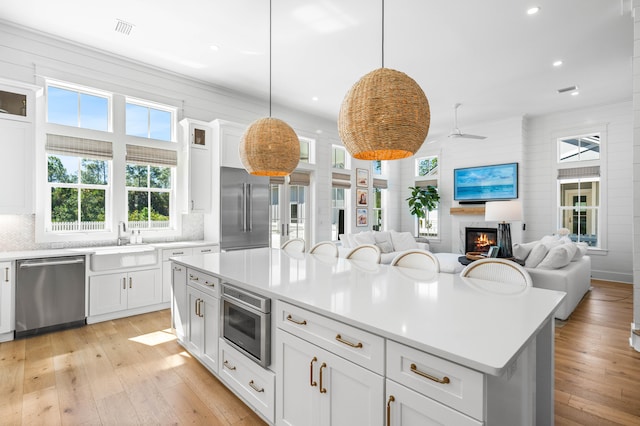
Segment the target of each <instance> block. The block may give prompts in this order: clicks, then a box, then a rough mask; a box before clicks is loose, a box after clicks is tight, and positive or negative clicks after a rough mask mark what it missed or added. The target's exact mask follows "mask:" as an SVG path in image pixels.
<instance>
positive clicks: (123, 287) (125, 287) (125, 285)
mask: <svg viewBox="0 0 640 426" xmlns="http://www.w3.org/2000/svg"><path fill="white" fill-rule="evenodd" d="M122 289H123V290H126V289H127V278H123V279H122Z"/></svg>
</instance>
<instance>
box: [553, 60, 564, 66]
mask: <svg viewBox="0 0 640 426" xmlns="http://www.w3.org/2000/svg"><path fill="white" fill-rule="evenodd" d="M560 65H562V61H555V62H554V63H553V66H554V67H559V66H560Z"/></svg>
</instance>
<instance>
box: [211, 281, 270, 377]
mask: <svg viewBox="0 0 640 426" xmlns="http://www.w3.org/2000/svg"><path fill="white" fill-rule="evenodd" d="M220 316H221V319H220V322H221V323H222V337H223V338H224V339H225V340H226V341H227V342H229V344H231V345H232V346H233V347H235V348H236V349H238V350H239V351H240V352H242V353H244V354H245V355H247V356H248V357H249V358H251V359H253V360H254V361H255V362H257V363H258V364H260V365H262V366H263V367H267V366H268V365H269V364H270V363H271V299H268V298H265V297H262V296H260V295H258V294H255V293H252V292H249V291H246V290H243V289H240V288H238V287H234V286H231V285H228V284H223V285H222V309H221V310H220Z"/></svg>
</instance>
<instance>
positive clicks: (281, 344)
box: [277, 330, 384, 426]
mask: <svg viewBox="0 0 640 426" xmlns="http://www.w3.org/2000/svg"><path fill="white" fill-rule="evenodd" d="M277 339H278V341H277V345H278V350H279V354H278V363H279V368H280V370H279V371H280V372H281V373H282V374H281V375H280V376H281V377H279V378H278V385H279V386H278V387H279V388H281V390H280V391H279V392H282V393H281V398H279V399H278V411H277V415H278V417H277V418H278V421H279V422H282V423H283V424H290V425H310V424H314V425H315V424H317V425H345V426H347V425H354V424H363V425H365V424H366V425H380V424H383V422H384V409H383V402H384V401H383V398H384V378H383V377H382V376H381V375H378V374H375V373H373V372H372V371H369V370H367V369H365V368H363V367H360V366H358V365H356V364H354V363H352V362H350V361H347V360H345V359H344V358H341V357H339V356H337V355H335V354H333V353H331V352H328V351H326V350H324V349H321V348H319V347H317V346H315V345H313V344H311V343H309V342H306V341H304V340H302V339H299V338H297V337H295V336H292V335H290V334H288V333H286V332H284V331H282V330H278V331H277Z"/></svg>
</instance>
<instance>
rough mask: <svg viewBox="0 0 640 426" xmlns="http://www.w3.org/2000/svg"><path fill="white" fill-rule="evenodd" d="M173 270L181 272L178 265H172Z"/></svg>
mask: <svg viewBox="0 0 640 426" xmlns="http://www.w3.org/2000/svg"><path fill="white" fill-rule="evenodd" d="M173 270H174V271H178V272H181V271H182V268H180V267H179V266H174V267H173Z"/></svg>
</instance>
